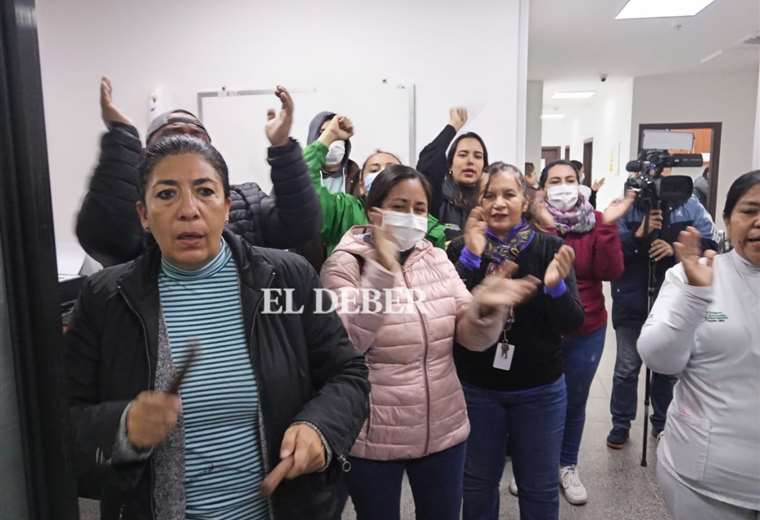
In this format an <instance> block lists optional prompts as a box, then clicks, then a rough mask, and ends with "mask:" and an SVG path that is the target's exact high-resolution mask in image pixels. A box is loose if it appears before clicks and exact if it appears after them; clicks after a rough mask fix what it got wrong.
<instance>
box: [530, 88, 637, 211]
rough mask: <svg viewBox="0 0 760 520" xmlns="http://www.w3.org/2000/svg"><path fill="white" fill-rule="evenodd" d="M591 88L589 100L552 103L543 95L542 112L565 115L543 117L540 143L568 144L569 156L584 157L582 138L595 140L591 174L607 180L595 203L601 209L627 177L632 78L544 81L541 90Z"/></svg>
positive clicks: (570, 90) (550, 144) (596, 177)
mask: <svg viewBox="0 0 760 520" xmlns="http://www.w3.org/2000/svg"><path fill="white" fill-rule="evenodd" d="M554 90H561V91H568V92H573V91H582V90H594V91H595V92H596V94H595V95H594V97H592V98H591V99H590V100H589V101H586V102H581V101H576V102H571V101H563V102H562V103H556V102H555V103H552V102H550V101H549V100H547V99H546V98H545V101H544V113H552V112H554V109H555V108H556V109H557V111H558V112H561V113H563V114H565V118H564V119H545V120H544V121H543V127H542V137H541V143H542V146H561V147H562V153H563V157H564V147H565V146H566V145H570V158H571V159H577V160H579V161H583V142H584V141H585V140H587V139H593V140H594V154H593V159H592V161H593V164H592V175H593V178H594V179H598V178H600V177H604V178H605V179H606V182H605V184H604V186H603V187H602V189H601V191H600V192H599V195H598V202H597V207H599V208H601V209H604V208H605V207H607V204H609V202H610V201H611V200H612V199H614V198H616V197H619V196H620V195H621V193H622V188H623V184H624V183H625V179H626V178H627V174H626V172H625V163H626V162H627V161H628V160H629V159H630V154H631V153H630V132H631V104H632V93H633V79H632V78H608V79H607V81H606V82H605V83H601V82H599V81H597V82H596V83H595V84H594V85H593V86H591V87H590V86H589V84H588V82H582V83H574V82H566V81H563V82H550V81H546V82H544V91H545V92H552V91H554Z"/></svg>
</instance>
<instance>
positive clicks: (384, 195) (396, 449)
mask: <svg viewBox="0 0 760 520" xmlns="http://www.w3.org/2000/svg"><path fill="white" fill-rule="evenodd" d="M429 201H430V186H429V184H428V183H427V180H426V179H425V178H424V177H423V176H421V175H420V174H419V173H418V172H417V171H416V170H414V169H412V168H409V167H406V166H399V165H394V166H389V167H388V168H386V170H384V171H383V172H382V173H381V174H380V175H378V176H377V177H376V178H375V181H374V182H373V184H372V188H371V190H370V193H369V196H368V199H367V204H366V207H367V208H368V212H369V215H368V216H369V219H370V222H372V223H373V225H371V226H354V227H353V228H351V229H350V230H349V231H348V232H347V233H346V234H345V235H344V236H343V239H342V240H341V242H340V243H339V244H338V246H337V247H336V249H335V251H334V252H333V254H332V255H331V256H330V258H328V259H327V261H326V262H325V264H324V266H323V268H322V273H321V277H322V283H323V285H324V286H325V287H326V288H328V289H331V290H333V291H336V293H338V294H340V296H341V298H340V301H341V302H342V303H341V304H340V305H339V307H338V313H339V315H340V317H341V319H342V320H343V324H344V326H345V327H346V330H347V331H348V334H349V337H350V338H351V340H352V342H353V343H354V346H355V348H357V349H358V350H360V351H362V352H364V353H365V355H366V360H367V364H368V366H369V374H370V375H369V378H370V382H371V384H372V390H371V395H370V405H371V406H370V416H369V418H368V419H367V422H366V423H365V425H364V427H363V428H362V430H361V432H360V433H359V437H358V438H357V440H356V443H355V444H354V447H353V450H352V451H351V463H352V470H351V471H350V472H349V473H348V477H347V478H348V489H349V493H350V495H351V497H352V500H353V503H354V507H355V508H356V512H357V517H358V518H359V520H372V519H383V520H388V519H397V518H399V514H400V513H399V504H400V494H401V482H402V476H403V473H404V471H406V473H407V475H408V478H409V483H410V485H411V488H412V492H413V495H414V500H415V510H416V513H417V518H418V519H423V518H425V519H427V518H429V519H436V520H447V519H452V520H454V519H458V518H459V512H460V504H461V498H462V479H463V472H464V456H465V440H466V439H467V436H468V434H469V430H470V426H469V422H468V420H467V409H466V405H465V401H464V395H463V393H462V387H461V385H460V383H459V379H458V378H457V374H456V369H455V367H454V361H453V354H452V350H453V343H454V340H455V339H456V340H457V342H459V343H460V344H461V345H463V346H465V347H466V348H469V349H473V350H484V349H486V348H488V347H490V346H491V345H493V344H494V343H495V342H496V340H497V339H498V336H499V334H500V332H501V331H502V329H503V327H504V322H505V320H506V316H507V311H508V307H510V306H512V305H516V304H518V303H519V302H521V301H523V300H524V299H525V298H527V297H528V296H529V295H531V294H532V292H533V291H534V290H535V288H536V285H535V283H534V282H532V281H527V280H519V281H518V280H506V279H504V278H500V277H497V276H494V277H492V278H489V279H487V280H486V281H485V282H484V283H483V284H482V285H481V286H480V287H479V288H478V290H476V291H474V292H473V293H472V294H470V293H469V292H468V291H467V288H466V287H465V285H464V284H463V282H462V281H461V280H460V278H459V276H458V275H457V272H456V270H455V268H454V265H453V264H452V263H451V262H450V261H449V260H448V258H447V257H446V253H445V252H444V251H442V250H440V249H437V248H435V247H433V246H432V244H430V243H429V242H428V241H426V240H424V236H425V231H426V230H427V212H428V204H429ZM373 291H374V296H375V297H377V296H380V295H381V293H380V291H385V292H384V293H382V295H383V298H376V300H378V301H379V303H377V304H374V307H373V305H366V306H364V307H361V305H360V304H361V302H362V298H363V296H364V295H366V294H369V293H372V292H373ZM386 295H387V297H386ZM350 301H353V302H357V303H356V304H355V305H351V304H349V303H348V302H350Z"/></svg>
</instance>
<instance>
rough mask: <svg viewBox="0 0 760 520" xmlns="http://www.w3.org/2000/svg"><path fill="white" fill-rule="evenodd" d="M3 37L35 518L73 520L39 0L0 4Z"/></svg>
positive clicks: (11, 282)
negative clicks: (40, 52) (37, 3)
mask: <svg viewBox="0 0 760 520" xmlns="http://www.w3.org/2000/svg"><path fill="white" fill-rule="evenodd" d="M0 28H1V30H0V171H2V172H3V174H2V175H0V240H2V246H3V247H2V248H3V259H2V260H3V269H4V271H5V274H6V276H5V279H6V287H5V288H4V289H5V291H6V294H7V298H8V308H9V309H8V311H9V324H10V331H9V332H10V337H11V343H12V355H13V363H14V370H15V374H16V396H17V400H18V404H19V423H20V430H21V438H22V450H23V454H22V455H23V460H24V466H25V468H24V470H25V474H26V495H27V504H28V512H29V518H30V519H33V520H47V519H53V518H56V519H58V518H60V519H62V520H76V519H78V518H79V511H78V505H77V500H76V479H75V478H74V474H73V471H72V468H71V466H72V463H71V456H70V454H69V444H68V442H67V440H68V439H69V438H70V435H69V432H70V430H69V421H68V407H67V406H66V403H65V401H64V399H65V398H64V394H65V392H64V391H63V390H64V386H63V341H62V333H61V317H60V306H59V301H58V268H57V265H56V250H55V235H54V232H53V210H52V203H51V193H50V176H49V172H48V162H47V143H46V138H45V119H44V111H43V99H42V80H41V75H40V62H39V48H38V43H37V42H38V40H37V21H36V11H35V2H34V0H0ZM0 290H1V289H0Z"/></svg>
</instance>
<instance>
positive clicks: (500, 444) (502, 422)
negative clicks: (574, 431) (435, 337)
mask: <svg viewBox="0 0 760 520" xmlns="http://www.w3.org/2000/svg"><path fill="white" fill-rule="evenodd" d="M462 386H463V387H464V396H465V399H466V400H467V412H468V414H469V416H470V426H471V432H470V438H469V439H468V440H467V461H466V462H465V468H464V512H463V515H462V518H463V519H464V520H496V519H497V518H498V516H499V481H500V480H501V476H502V473H503V472H504V464H505V462H506V461H505V457H506V453H507V443H509V445H510V448H511V451H512V466H513V469H514V473H515V480H516V481H517V485H518V487H519V488H520V496H519V501H520V518H521V519H522V520H552V519H557V518H559V470H558V466H559V452H560V444H561V443H562V430H563V427H564V424H565V413H566V408H567V388H566V386H565V377H564V376H562V377H560V378H558V379H557V380H556V381H555V382H553V383H550V384H548V385H542V386H538V387H535V388H530V389H528V390H517V391H499V390H486V389H484V388H478V387H475V386H471V385H467V384H464V385H462Z"/></svg>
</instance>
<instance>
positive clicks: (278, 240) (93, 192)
mask: <svg viewBox="0 0 760 520" xmlns="http://www.w3.org/2000/svg"><path fill="white" fill-rule="evenodd" d="M141 154H142V146H141V144H140V137H139V135H138V133H137V129H136V128H135V127H133V126H130V125H125V124H122V123H113V124H112V126H111V129H110V130H109V131H108V132H106V133H105V134H104V135H103V138H102V140H101V143H100V160H99V162H98V165H97V167H96V168H95V173H94V174H93V176H92V178H91V179H90V187H89V190H88V192H87V195H86V196H85V198H84V202H83V203H82V208H81V209H80V211H79V216H78V217H77V225H76V233H77V238H78V239H79V243H80V244H81V245H82V247H83V248H84V250H85V251H87V253H88V254H89V255H90V256H92V257H93V258H95V259H96V260H97V261H98V262H100V263H101V264H103V265H104V266H109V265H116V264H120V263H124V262H128V261H130V260H133V259H135V258H137V257H138V256H139V255H140V254H141V253H142V252H143V250H144V248H145V237H146V235H145V233H143V229H142V226H141V225H140V219H139V218H138V216H137V211H136V210H135V203H136V202H137V200H138V199H139V191H138V182H139V178H138V177H139V173H138V167H139V165H140V156H141ZM268 160H269V164H270V165H271V167H272V184H273V192H272V195H271V196H270V195H267V194H266V193H264V192H263V191H261V188H260V187H259V185H258V184H256V183H254V182H247V183H244V184H238V185H233V186H231V191H230V199H231V203H232V206H231V208H230V223H229V224H228V225H227V227H228V229H230V230H231V231H234V232H235V233H237V234H239V235H241V236H242V237H243V238H244V239H245V240H246V241H247V242H248V243H250V244H252V245H257V246H263V247H275V248H282V249H284V248H294V247H297V246H299V245H301V244H303V243H304V242H306V241H308V240H311V239H313V238H318V237H319V226H320V218H321V217H320V208H319V200H318V199H317V195H316V192H315V191H314V188H313V186H312V184H311V180H310V179H309V170H308V168H307V167H306V163H305V162H304V161H303V153H302V152H301V147H300V146H299V145H298V143H297V142H296V141H295V140H293V139H291V140H290V142H289V143H288V144H287V145H285V146H278V147H271V148H269V158H268Z"/></svg>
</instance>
